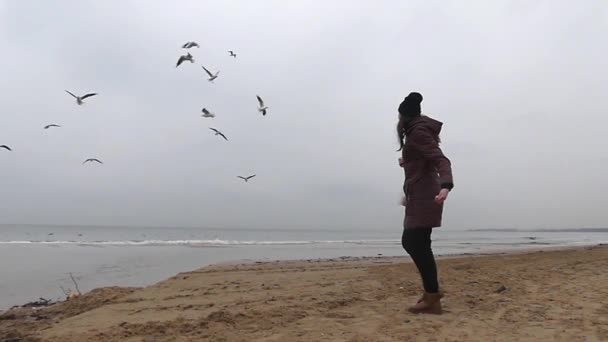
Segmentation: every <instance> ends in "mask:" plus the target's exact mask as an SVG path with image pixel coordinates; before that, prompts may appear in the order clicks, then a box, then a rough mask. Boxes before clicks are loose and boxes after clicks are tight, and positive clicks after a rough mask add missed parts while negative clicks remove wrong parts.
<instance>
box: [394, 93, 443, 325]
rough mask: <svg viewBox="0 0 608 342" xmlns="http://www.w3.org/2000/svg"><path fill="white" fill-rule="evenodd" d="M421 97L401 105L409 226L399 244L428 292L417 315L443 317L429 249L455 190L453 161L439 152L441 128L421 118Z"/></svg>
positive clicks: (415, 95) (415, 308)
mask: <svg viewBox="0 0 608 342" xmlns="http://www.w3.org/2000/svg"><path fill="white" fill-rule="evenodd" d="M421 102H422V95H420V94H419V93H411V94H409V95H408V96H407V97H406V98H405V100H403V102H402V103H401V105H399V123H398V124H397V135H398V137H399V144H400V146H401V147H400V150H401V154H402V157H401V159H400V160H399V164H400V166H401V167H403V168H404V171H405V184H404V185H403V191H404V193H405V198H404V201H403V204H404V205H405V220H404V223H403V228H404V229H403V236H402V238H401V243H402V245H403V248H404V249H405V250H406V252H407V253H408V254H409V255H410V256H411V257H412V260H414V263H415V264H416V267H417V268H418V271H419V272H420V275H421V277H422V283H423V286H424V294H423V295H422V298H421V299H420V300H419V301H418V303H416V304H415V305H414V306H412V307H410V308H409V311H410V312H413V313H435V314H440V313H441V311H442V310H441V297H443V294H442V293H441V292H440V291H439V282H438V280H437V266H436V264H435V257H434V256H433V251H432V249H431V233H432V231H433V228H435V227H440V226H441V214H442V212H443V202H445V200H446V199H447V198H448V193H449V192H450V190H451V189H452V188H453V187H454V183H453V181H452V167H451V164H450V160H449V159H448V158H446V157H445V156H444V155H443V152H441V149H440V148H439V141H440V140H439V133H440V132H441V126H442V125H443V124H442V123H441V122H439V121H437V120H434V119H431V118H429V117H428V116H423V115H421V112H422V111H421V109H420V103H421Z"/></svg>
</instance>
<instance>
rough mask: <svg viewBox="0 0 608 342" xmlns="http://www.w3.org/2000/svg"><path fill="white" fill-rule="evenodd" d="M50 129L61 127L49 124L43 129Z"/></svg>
mask: <svg viewBox="0 0 608 342" xmlns="http://www.w3.org/2000/svg"><path fill="white" fill-rule="evenodd" d="M51 127H61V126H59V125H56V124H50V125H46V126H44V129H49V128H51Z"/></svg>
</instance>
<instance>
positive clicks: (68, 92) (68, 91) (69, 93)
mask: <svg viewBox="0 0 608 342" xmlns="http://www.w3.org/2000/svg"><path fill="white" fill-rule="evenodd" d="M65 92H66V93H68V94H70V95H72V96H73V97H74V98H75V99H77V98H78V96H76V95H74V94H72V93H70V92H69V91H67V90H66V91H65Z"/></svg>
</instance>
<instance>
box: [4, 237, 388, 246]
mask: <svg viewBox="0 0 608 342" xmlns="http://www.w3.org/2000/svg"><path fill="white" fill-rule="evenodd" d="M398 243H399V242H398V241H397V240H312V241H305V240H302V241H298V240H293V241H239V240H221V239H213V240H115V241H72V240H53V241H51V240H47V241H30V240H15V241H0V245H77V246H191V247H223V246H257V245H261V246H264V245H278V246H280V245H332V244H335V245H340V244H348V245H392V244H398Z"/></svg>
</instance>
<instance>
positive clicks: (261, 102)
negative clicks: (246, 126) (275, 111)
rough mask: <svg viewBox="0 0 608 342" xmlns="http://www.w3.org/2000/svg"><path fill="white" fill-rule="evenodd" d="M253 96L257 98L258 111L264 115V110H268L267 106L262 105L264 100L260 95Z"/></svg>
mask: <svg viewBox="0 0 608 342" xmlns="http://www.w3.org/2000/svg"><path fill="white" fill-rule="evenodd" d="M255 97H257V98H258V112H260V113H262V115H264V116H265V115H266V112H267V111H268V106H266V105H264V100H262V98H261V97H260V95H256V96H255Z"/></svg>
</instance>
